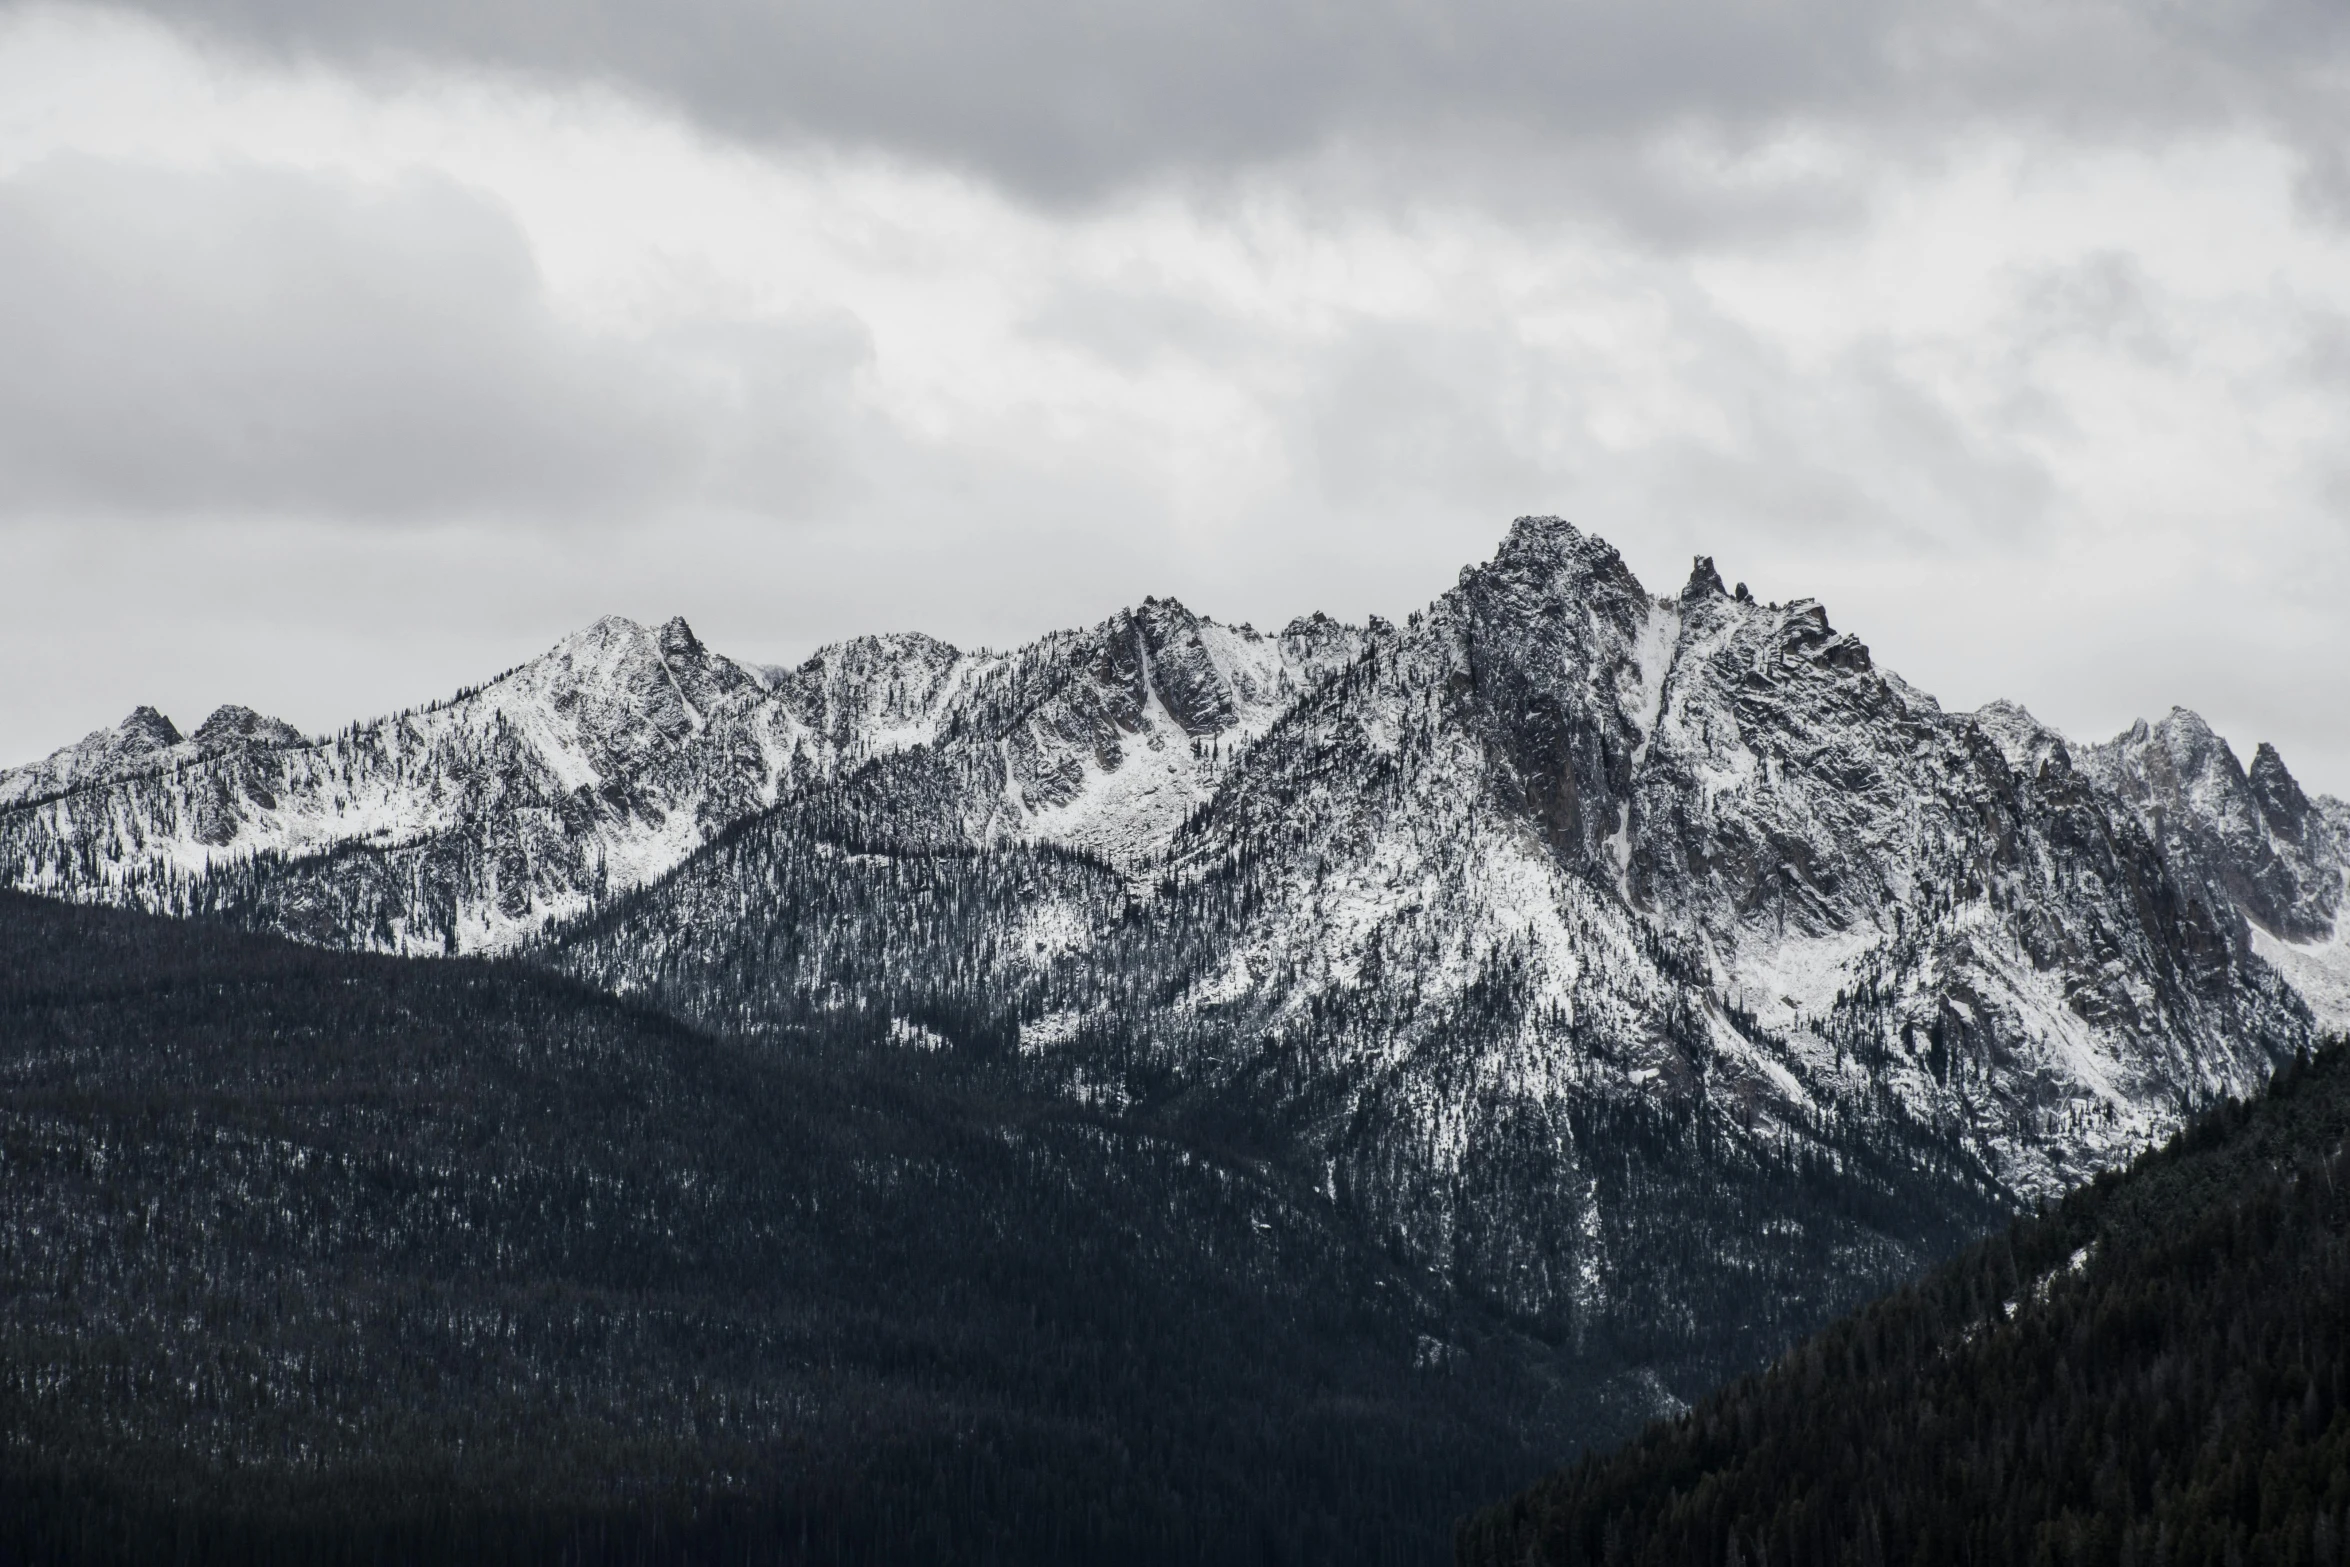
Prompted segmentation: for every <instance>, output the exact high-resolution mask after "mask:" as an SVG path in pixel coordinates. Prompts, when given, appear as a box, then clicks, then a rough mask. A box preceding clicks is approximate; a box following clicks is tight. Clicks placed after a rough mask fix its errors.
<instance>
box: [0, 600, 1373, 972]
mask: <svg viewBox="0 0 2350 1567" xmlns="http://www.w3.org/2000/svg"><path fill="white" fill-rule="evenodd" d="M1357 640H1359V633H1356V632H1353V631H1351V630H1349V629H1348V628H1344V627H1341V626H1338V625H1336V624H1335V623H1334V622H1331V621H1329V620H1327V619H1326V618H1320V619H1312V620H1305V621H1301V622H1299V623H1298V624H1297V625H1296V626H1293V627H1292V628H1291V629H1290V630H1289V631H1288V632H1285V633H1283V634H1282V635H1281V636H1278V637H1268V636H1263V635H1260V634H1258V633H1256V632H1255V631H1253V630H1250V629H1249V628H1246V627H1229V626H1222V625H1218V624H1217V623H1215V622H1214V621H1210V620H1206V619H1203V618H1201V617H1198V616H1195V615H1192V614H1191V613H1190V612H1189V611H1187V610H1185V609H1184V608H1183V607H1182V606H1181V605H1179V604H1176V603H1174V602H1172V601H1160V600H1151V601H1147V602H1146V603H1144V604H1143V605H1142V606H1141V607H1140V608H1138V609H1135V610H1131V611H1128V612H1126V613H1123V614H1120V615H1118V616H1116V617H1113V618H1112V619H1111V620H1109V621H1106V622H1104V623H1103V624H1101V625H1099V626H1096V627H1094V628H1092V629H1090V630H1088V631H1081V632H1069V633H1063V634H1060V635H1057V636H1053V637H1048V638H1046V639H1044V640H1043V641H1041V642H1039V643H1037V644H1035V645H1033V646H1031V647H1029V648H1026V649H1023V650H1021V651H1020V652H1018V653H1015V654H1011V655H999V654H992V653H984V652H981V653H965V652H960V651H958V650H956V649H954V648H952V647H949V646H947V645H946V644H944V643H942V642H939V641H936V640H935V639H932V638H929V637H923V636H905V635H901V636H876V637H861V638H857V639H854V640H852V641H849V642H844V643H841V644H838V645H836V646H833V647H829V648H826V649H824V650H823V651H821V652H819V653H818V654H816V655H815V656H814V657H813V658H811V659H810V660H808V661H807V662H806V663H805V664H803V665H801V666H800V667H798V668H796V669H780V668H774V669H769V668H757V667H754V666H750V665H746V664H740V663H737V662H735V661H733V660H731V659H727V658H725V657H722V656H720V655H718V654H715V653H713V652H711V651H710V650H709V649H707V648H705V647H704V646H703V645H702V643H701V642H700V640H699V639H698V638H696V637H695V635H694V633H693V631H692V630H691V628H689V627H688V626H687V625H686V623H685V622H684V621H683V620H682V619H680V620H672V621H670V622H669V623H668V624H667V625H665V626H662V627H660V628H658V629H657V630H654V629H648V628H646V627H643V626H639V625H636V624H634V623H633V622H630V621H626V620H622V619H618V618H607V619H604V620H600V621H598V622H596V623H595V624H594V625H592V626H590V627H588V628H587V629H585V630H584V631H581V632H578V633H576V634H575V635H573V636H570V637H567V638H565V639H564V640H563V641H562V642H560V643H558V644H557V645H556V646H555V647H554V648H552V649H551V650H549V651H548V652H547V653H545V654H543V655H541V656H540V657H538V658H536V659H533V660H531V661H530V662H529V663H526V664H523V665H521V666H520V667H518V668H516V669H513V670H510V671H508V672H507V673H506V674H504V675H501V676H499V677H498V678H497V679H495V680H492V681H490V682H489V683H488V684H486V685H484V686H482V687H480V688H478V689H475V690H470V691H467V692H463V693H460V694H459V695H458V696H457V697H456V698H454V699H452V700H450V701H447V702H443V703H439V704H436V705H434V706H432V707H428V708H423V709H418V710H414V711H409V712H403V713H398V714H395V715H393V716H391V717H389V718H384V719H378V720H375V721H373V722H369V723H362V724H355V725H352V726H351V727H349V728H347V729H345V730H343V731H341V732H340V733H337V734H335V735H332V736H329V737H324V738H319V739H305V738H304V737H302V736H300V735H298V734H296V733H295V732H294V731H293V730H292V729H291V728H289V727H288V726H286V725H285V724H283V723H280V722H278V721H276V720H274V719H265V718H262V717H260V716H259V715H257V714H254V713H252V712H250V711H249V710H248V709H244V708H223V709H221V710H220V711H219V712H218V713H215V714H214V715H213V716H212V717H211V718H210V719H208V720H207V721H206V722H205V724H204V725H203V727H202V728H200V729H199V730H198V731H197V732H196V734H195V735H194V736H192V737H190V738H188V739H186V740H183V739H181V737H180V735H179V733H178V731H177V730H176V729H175V728H174V727H173V726H172V724H171V722H170V720H168V719H166V718H164V717H163V716H162V715H161V714H159V713H157V712H155V710H154V709H152V708H141V709H139V710H138V711H137V712H135V713H133V714H132V715H131V716H130V717H129V718H127V719H125V720H124V721H123V722H122V723H121V724H119V725H117V726H116V727H115V728H113V729H111V730H101V731H99V732H97V733H95V734H93V735H90V736H89V737H87V738H86V739H84V740H82V741H81V742H79V743H78V744H76V745H74V746H71V747H69V748H67V749H66V750H63V751H60V752H58V753H57V754H56V755H54V756H51V757H49V758H48V759H46V760H44V761H41V762H37V763H34V764H32V765H31V766H28V767H22V768H17V769H14V770H12V771H8V772H0V867H4V869H0V876H4V877H5V880H6V882H7V884H8V885H12V886H16V887H19V888H23V889H25V890H29V891H39V892H50V893H57V894H61V895H64V896H68V897H75V898H81V899H88V900H95V901H105V902H117V903H124V904H128V905H131V906H135V907H142V908H147V909H153V910H158V911H162V912H172V913H187V912H198V911H202V910H205V909H210V908H217V907H219V906H220V904H221V902H222V901H223V900H224V899H241V898H259V899H262V900H264V901H265V902H266V904H267V905H268V908H269V909H270V911H271V912H270V914H269V916H268V922H269V923H272V924H275V925H278V926H280V927H282V928H283V929H285V930H287V931H288V932H290V933H292V934H295V935H299V936H302V937H304V938H306V939H309V940H314V941H319V942H324V943H328V944H332V945H349V946H357V947H370V948H377V949H382V950H390V951H410V952H443V951H504V950H511V949H512V948H514V947H516V946H517V945H519V944H521V943H522V942H524V941H526V940H528V939H530V938H531V937H533V936H535V935H536V934H538V933H539V932H541V931H543V930H544V929H545V928H547V926H548V925H549V924H551V923H552V922H555V921H559V920H562V919H566V918H569V917H572V916H575V915H577V914H580V913H582V912H584V911H585V910H586V909H588V908H589V907H591V906H593V905H594V904H595V903H596V902H597V901H598V900H600V899H602V898H604V897H606V896H608V895H610V894H612V893H615V892H620V891H626V890H628V889H630V888H633V887H637V886H641V885H643V884H645V883H646V882H648V881H650V880H652V879H653V878H655V877H657V876H659V875H661V874H662V873H664V872H666V871H668V870H669V869H670V868H671V867H673V866H675V865H677V864H678V863H679V862H680V861H682V860H683V859H684V858H685V857H686V856H687V855H689V854H690V853H692V852H693V851H694V850H695V849H696V848H698V847H700V846H701V845H702V844H704V843H706V842H708V841H709V839H710V838H711V837H712V836H713V835H714V834H715V833H717V832H719V831H721V830H723V829H724V828H725V827H726V826H728V825H729V824H730V823H733V822H736V821H739V820H741V819H743V818H744V817H746V816H749V815H751V814H753V813H755V812H758V811H760V810H763V809H766V808H767V807H770V806H772V805H774V804H775V803H776V802H777V801H778V800H782V799H789V798H792V797H795V796H797V795H799V794H802V793H804V792H805V791H807V790H809V789H811V788H815V787H819V786H822V785H826V784H830V783H833V782H835V781H837V780H839V779H841V778H843V777H845V776H848V775H851V774H853V773H854V772H855V771H856V769H858V768H859V767H861V766H863V765H865V764H867V763H869V762H871V761H872V760H874V759H875V758H878V757H883V756H888V755H891V754H893V753H897V752H903V751H909V750H922V751H925V752H935V753H937V754H938V755H940V756H943V757H951V758H952V766H953V768H954V769H955V771H954V776H953V779H952V782H951V788H952V789H953V790H954V791H955V795H954V798H953V799H952V800H951V801H949V800H946V799H943V798H942V799H941V800H940V801H939V802H938V808H939V810H940V812H941V813H942V824H943V823H945V822H946V821H947V820H949V819H951V822H952V828H953V831H954V832H955V833H956V834H957V835H958V836H959V837H963V836H967V837H972V838H975V839H977V840H980V841H985V842H1001V841H1009V840H1011V839H1014V838H1024V837H1048V838H1051V839H1053V840H1054V841H1059V842H1065V843H1069V844H1072V845H1076V846H1081V847H1083V848H1085V849H1087V850H1090V851H1092V852H1096V853H1099V854H1102V855H1104V856H1106V857H1108V858H1110V859H1113V860H1115V861H1117V862H1119V863H1121V864H1126V865H1139V864H1141V863H1143V862H1145V861H1147V860H1149V859H1150V858H1151V857H1152V856H1154V855H1155V854H1156V853H1158V852H1159V851H1160V850H1161V849H1162V848H1163V847H1164V845H1165V843H1166V842H1167V840H1168V839H1169V838H1170V837H1171V836H1172V835H1173V833H1174V831H1175V829H1176V827H1177V826H1178V825H1180V823H1181V822H1182V821H1183V819H1184V817H1185V816H1186V815H1187V814H1188V813H1189V812H1190V811H1191V810H1192V809H1194V808H1195V807H1196V806H1197V805H1198V804H1199V803H1200V802H1201V801H1202V800H1204V799H1205V798H1206V796H1207V792H1208V787H1209V781H1210V780H1211V779H1212V778H1213V777H1214V775H1215V774H1216V772H1217V770H1218V769H1219V767H1220V766H1221V765H1222V762H1223V759H1224V758H1225V757H1226V756H1227V755H1228V754H1229V753H1230V752H1231V750H1232V749H1233V748H1234V747H1236V746H1238V745H1242V744H1245V743H1246V742H1247V741H1248V740H1249V739H1250V738H1252V737H1253V736H1254V735H1256V734H1258V733H1260V732H1262V730H1263V729H1264V728H1265V727H1266V726H1267V725H1268V724H1269V723H1270V722H1271V721H1272V719H1273V718H1274V717H1275V716H1276V715H1277V714H1279V713H1280V712H1281V711H1282V710H1283V709H1284V708H1285V707H1286V706H1287V705H1288V704H1289V703H1290V702H1291V701H1293V700H1294V699H1295V697H1296V696H1297V695H1298V693H1299V692H1300V691H1302V690H1304V689H1307V688H1308V687H1310V686H1312V685H1313V684H1315V683H1316V682H1318V681H1319V680H1321V679H1322V678H1324V677H1326V676H1327V674H1328V673H1329V671H1330V670H1331V669H1332V668H1334V667H1335V666H1337V665H1338V664H1342V663H1344V662H1346V661H1347V660H1348V659H1349V658H1350V657H1351V655H1352V651H1353V647H1354V645H1355V642H1356V641H1357Z"/></svg>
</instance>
